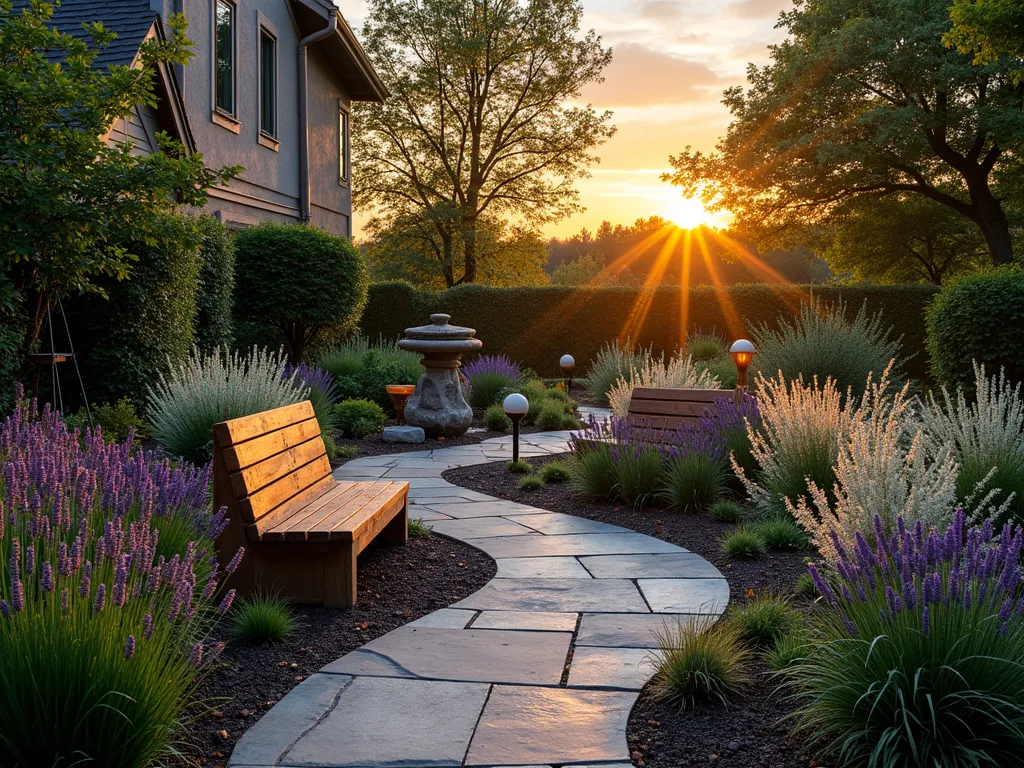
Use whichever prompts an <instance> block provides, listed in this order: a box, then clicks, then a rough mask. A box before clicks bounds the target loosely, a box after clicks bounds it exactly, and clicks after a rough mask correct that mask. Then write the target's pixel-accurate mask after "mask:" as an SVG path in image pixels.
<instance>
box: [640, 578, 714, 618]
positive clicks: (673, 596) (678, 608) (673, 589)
mask: <svg viewBox="0 0 1024 768" xmlns="http://www.w3.org/2000/svg"><path fill="white" fill-rule="evenodd" d="M637 584H638V585H639V586H640V590H641V591H642V592H643V593H644V597H645V598H646V600H647V602H648V603H649V604H650V606H651V610H652V611H654V612H655V613H707V614H714V613H721V612H722V611H724V610H725V608H726V606H727V605H728V604H729V585H728V583H727V582H726V580H725V579H639V580H638V581H637Z"/></svg>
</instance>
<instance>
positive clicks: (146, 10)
mask: <svg viewBox="0 0 1024 768" xmlns="http://www.w3.org/2000/svg"><path fill="white" fill-rule="evenodd" d="M174 13H183V14H184V16H185V18H186V19H187V21H188V37H189V38H190V39H191V40H192V41H193V44H194V47H193V52H194V54H195V55H194V57H193V58H192V59H191V60H190V61H189V63H188V64H187V65H186V66H174V67H163V68H161V69H160V71H159V72H158V85H157V87H158V91H159V104H158V106H157V108H156V109H149V108H147V107H140V108H138V109H136V111H135V113H134V114H133V115H132V116H131V118H130V119H129V120H120V121H118V123H117V124H115V125H114V127H113V130H112V131H111V135H110V139H111V140H112V141H123V140H124V139H125V138H130V139H131V141H132V142H133V143H134V145H135V150H134V151H137V152H151V151H153V149H154V148H155V146H156V140H155V138H154V136H155V134H156V133H157V132H158V131H161V130H165V131H168V132H169V133H170V134H171V135H173V136H175V137H177V138H178V139H179V140H181V141H182V143H183V144H184V145H185V146H186V148H188V149H190V150H198V151H199V152H201V153H202V154H203V157H204V159H205V161H206V164H207V165H209V166H212V167H217V166H222V165H238V166H242V167H243V168H244V169H245V170H244V171H242V173H241V174H240V175H239V176H238V177H237V178H236V179H234V180H232V182H231V183H230V184H229V185H227V186H225V187H217V188H214V189H212V190H210V202H209V204H208V209H209V211H210V212H211V213H213V214H214V215H216V216H217V217H218V218H219V219H220V220H221V221H223V222H224V223H225V224H226V225H228V226H231V227H245V226H247V225H249V224H253V223H256V222H259V221H261V220H265V219H272V220H276V221H309V222H312V223H313V224H315V225H317V226H319V227H322V228H324V229H327V230H329V231H331V232H334V233H336V234H340V235H348V236H351V234H352V201H351V193H350V183H351V176H352V172H351V167H350V164H349V129H350V120H349V110H350V107H351V104H352V102H353V101H382V100H383V99H384V98H385V97H386V95H387V91H386V89H385V88H384V85H383V84H382V83H381V81H380V78H379V77H378V76H377V74H376V72H374V69H373V66H372V65H371V64H370V61H369V59H368V58H367V57H366V54H365V52H364V51H363V49H362V48H361V47H360V45H359V43H358V41H357V40H356V38H355V35H354V34H353V33H352V30H351V28H350V27H349V26H348V24H347V23H346V22H345V20H344V18H342V15H341V12H340V11H339V10H338V9H337V8H336V7H335V6H334V5H333V4H332V3H331V2H330V1H329V0H63V2H62V4H61V6H60V7H59V8H58V9H57V10H56V12H55V13H54V16H53V22H52V23H53V24H54V26H56V27H57V28H58V29H60V30H61V31H62V32H67V33H70V34H76V35H77V34H80V33H81V25H82V23H83V22H94V21H101V22H103V25H104V26H105V27H106V28H107V29H109V30H111V31H113V32H116V33H117V35H118V37H117V39H116V40H115V41H114V43H113V44H112V45H110V46H109V47H107V48H106V49H104V50H103V51H102V53H101V54H100V56H99V57H98V61H97V65H98V66H113V65H126V66H131V65H133V63H135V62H136V61H137V57H138V52H139V46H140V45H141V44H142V42H143V41H144V40H146V39H147V38H149V37H153V36H162V35H164V34H165V26H164V19H167V18H169V16H170V15H171V14H174Z"/></svg>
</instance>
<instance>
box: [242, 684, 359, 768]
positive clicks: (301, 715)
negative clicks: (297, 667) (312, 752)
mask: <svg viewBox="0 0 1024 768" xmlns="http://www.w3.org/2000/svg"><path fill="white" fill-rule="evenodd" d="M351 680H352V678H351V677H347V676H345V675H321V674H315V675H310V676H309V677H307V678H306V679H305V680H303V681H302V682H301V683H299V684H298V685H297V686H295V687H294V688H292V689H291V690H290V691H289V692H288V695H286V696H285V697H284V698H283V699H281V701H279V702H278V703H277V704H275V705H274V709H273V712H274V716H273V717H263V718H262V719H260V720H259V721H258V722H257V723H256V725H254V726H253V727H252V728H250V729H249V730H248V731H246V732H245V738H244V739H242V741H240V742H239V743H238V745H237V746H236V747H235V749H234V752H232V754H231V763H232V765H277V761H278V760H279V759H280V758H281V757H282V756H283V755H284V753H285V752H287V751H288V748H289V747H290V746H291V745H292V744H293V743H294V742H295V739H296V738H297V737H298V736H299V734H301V733H303V732H305V731H306V729H308V728H309V727H311V726H312V725H313V724H314V723H316V722H317V720H319V719H320V718H321V717H323V716H324V714H326V713H327V711H328V710H329V709H331V707H333V706H334V701H335V699H337V698H338V694H340V693H341V692H342V690H344V688H345V686H346V685H348V684H349V683H350V682H351Z"/></svg>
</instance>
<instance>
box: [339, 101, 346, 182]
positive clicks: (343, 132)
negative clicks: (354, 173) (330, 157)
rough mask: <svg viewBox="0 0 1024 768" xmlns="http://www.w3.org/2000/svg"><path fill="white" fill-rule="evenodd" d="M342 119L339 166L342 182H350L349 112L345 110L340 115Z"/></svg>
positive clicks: (340, 122)
mask: <svg viewBox="0 0 1024 768" xmlns="http://www.w3.org/2000/svg"><path fill="white" fill-rule="evenodd" d="M340 115H341V119H340V121H339V128H340V130H339V134H340V136H339V137H338V139H339V146H338V154H339V157H338V166H339V171H340V175H341V180H342V181H348V112H345V111H344V110H342V111H341V113H340Z"/></svg>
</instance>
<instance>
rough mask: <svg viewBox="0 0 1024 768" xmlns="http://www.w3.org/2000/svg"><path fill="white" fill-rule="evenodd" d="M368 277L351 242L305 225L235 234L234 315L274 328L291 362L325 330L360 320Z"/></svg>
mask: <svg viewBox="0 0 1024 768" xmlns="http://www.w3.org/2000/svg"><path fill="white" fill-rule="evenodd" d="M368 284H369V278H368V275H367V271H366V264H365V262H364V260H363V257H362V255H361V254H360V253H359V251H357V250H356V249H355V247H354V246H353V245H352V243H351V241H349V240H348V238H345V237H338V236H337V235H332V234H330V233H329V232H325V231H324V230H322V229H317V228H316V227H312V226H308V225H305V224H272V223H267V224H260V225H259V226H257V227H252V228H250V229H247V230H244V231H243V232H240V233H239V234H238V235H237V236H236V237H235V315H236V317H238V318H239V319H241V320H243V321H248V322H250V323H254V324H257V325H264V326H270V327H272V328H276V329H278V330H279V331H280V332H281V333H282V334H283V335H284V338H285V342H286V344H287V347H288V356H289V358H290V360H291V361H292V362H293V363H299V362H301V360H302V356H303V353H304V352H305V351H306V348H307V347H308V346H310V345H311V344H315V342H316V341H317V340H318V339H319V338H320V337H321V336H322V335H323V334H325V333H334V332H340V331H344V330H350V329H353V328H354V327H355V325H356V323H358V322H359V318H360V315H361V314H362V311H363V306H364V305H365V304H366V291H367V287H368Z"/></svg>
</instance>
